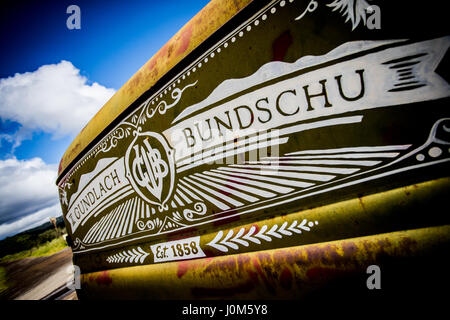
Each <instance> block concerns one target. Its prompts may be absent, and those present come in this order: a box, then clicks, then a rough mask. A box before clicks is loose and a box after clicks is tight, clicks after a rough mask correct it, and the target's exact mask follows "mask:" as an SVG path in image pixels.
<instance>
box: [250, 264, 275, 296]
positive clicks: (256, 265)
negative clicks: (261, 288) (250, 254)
mask: <svg viewBox="0 0 450 320" xmlns="http://www.w3.org/2000/svg"><path fill="white" fill-rule="evenodd" d="M252 263H253V267H254V268H255V269H256V272H257V273H258V274H259V276H260V277H261V279H262V280H263V282H264V284H265V285H266V287H267V289H268V291H269V292H270V293H272V294H273V295H275V293H276V292H275V288H274V287H273V286H272V285H271V284H270V282H269V280H268V279H267V277H266V274H265V273H264V271H263V269H262V268H261V265H260V263H259V261H258V259H257V258H253V259H252Z"/></svg>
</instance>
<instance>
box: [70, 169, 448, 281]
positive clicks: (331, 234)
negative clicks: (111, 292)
mask: <svg viewBox="0 0 450 320" xmlns="http://www.w3.org/2000/svg"><path fill="white" fill-rule="evenodd" d="M449 189H450V178H441V179H437V180H433V181H427V182H423V183H418V184H414V185H410V186H406V187H401V188H396V189H392V190H388V191H384V192H380V193H376V194H372V195H367V196H363V197H359V198H356V199H349V200H346V201H342V202H337V203H333V204H329V205H326V206H319V207H317V208H312V209H307V210H303V211H299V212H294V213H290V214H285V215H280V216H276V217H274V218H270V219H261V220H257V221H253V222H250V223H243V221H240V220H236V221H234V222H230V223H228V224H226V225H225V226H224V225H220V226H218V228H217V227H216V228H215V230H211V229H208V230H207V231H206V232H205V231H204V232H199V231H198V230H192V231H190V232H188V233H184V234H182V235H180V236H178V237H169V238H167V239H165V240H164V241H161V242H159V243H156V244H155V243H152V242H150V243H141V244H139V245H138V247H139V248H142V249H143V250H146V251H148V252H149V255H148V256H147V257H146V258H145V259H144V260H142V261H141V260H136V261H134V260H129V259H128V260H124V259H111V257H113V258H114V257H117V255H118V254H119V253H121V252H127V251H128V250H133V249H135V248H136V246H135V245H132V246H128V247H122V248H120V249H119V250H105V251H103V252H100V253H97V254H75V255H74V263H75V264H77V265H79V266H81V267H82V271H83V272H92V271H96V270H98V269H103V268H105V269H114V268H120V267H126V266H132V265H142V264H150V263H155V261H154V259H155V257H154V255H153V253H152V252H151V250H150V246H151V245H152V246H155V245H159V246H161V247H163V246H165V245H166V244H167V241H173V240H179V239H189V238H190V237H192V236H195V235H200V242H199V243H200V248H201V249H202V250H203V252H204V253H205V254H206V256H207V257H214V256H221V255H229V254H236V253H245V252H252V251H261V250H268V249H274V248H281V247H289V246H296V245H305V244H312V243H319V242H325V241H333V240H338V239H346V238H352V237H358V236H365V235H372V234H378V233H386V232H392V231H398V230H406V229H414V228H423V227H428V226H432V225H444V224H449V223H450V217H448V216H447V215H445V214H442V213H443V211H442V210H443V209H442V208H444V207H445V205H446V203H447V197H448V190H449ZM425 212H426V213H425ZM316 221H317V224H316V223H314V224H313V225H312V226H308V223H310V222H316ZM302 223H303V229H302V228H299V227H298V226H300V225H302ZM283 225H284V228H283V229H281V228H282V226H283ZM222 226H223V227H224V228H221V227H222ZM274 226H275V227H274ZM292 226H294V227H296V228H294V230H295V231H293V230H292V229H291V230H290V229H289V228H290V227H291V228H292ZM344 226H345V227H344ZM252 228H253V230H254V232H253V233H252V234H253V237H251V238H252V239H253V240H255V239H256V240H259V243H254V242H252V241H251V240H249V239H248V237H247V238H245V236H246V235H247V236H248V235H250V230H252ZM261 228H265V230H266V232H265V233H263V235H264V237H265V238H257V237H256V238H255V237H254V235H256V234H258V233H259V232H260V230H261ZM272 228H275V229H272ZM242 230H243V231H242ZM270 230H274V231H275V234H274V233H270ZM280 230H281V231H280ZM230 232H231V234H232V236H231V237H230V238H229V239H228V241H227V240H226V235H228V234H229V233H230ZM268 232H269V233H268ZM296 232H297V233H296ZM219 233H221V234H222V236H220V237H219ZM239 234H241V236H240V237H237V235H239ZM233 239H234V240H233ZM236 239H237V241H236ZM242 241H244V243H242ZM187 259H189V258H187ZM191 259H192V258H191ZM108 261H109V262H108ZM168 261H170V260H168ZM186 266H187V263H186V264H182V263H181V264H180V268H179V270H178V274H179V276H180V277H182V276H183V275H184V274H185V273H186Z"/></svg>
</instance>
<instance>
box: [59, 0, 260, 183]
mask: <svg viewBox="0 0 450 320" xmlns="http://www.w3.org/2000/svg"><path fill="white" fill-rule="evenodd" d="M251 1H252V0H212V1H211V2H209V3H208V4H207V5H206V6H205V7H204V8H203V9H202V10H201V11H200V12H199V13H198V14H197V15H196V16H194V17H193V18H192V19H191V20H190V21H189V22H188V23H187V24H186V25H185V26H184V27H183V28H181V29H180V31H178V32H177V33H176V34H175V35H174V36H173V37H172V38H171V39H170V40H169V41H168V42H167V43H166V44H165V45H164V46H163V47H162V48H161V49H160V50H159V51H158V52H157V53H156V54H155V55H154V56H153V57H152V58H151V59H150V60H149V61H148V62H147V63H146V64H145V65H144V66H142V67H141V68H140V69H139V70H138V71H137V72H136V74H134V75H133V76H132V77H131V78H130V79H129V80H128V81H127V82H126V83H125V84H124V85H123V86H122V87H121V88H120V89H119V90H118V91H117V92H116V93H115V94H114V96H113V97H112V98H111V99H109V101H108V102H107V103H106V104H105V105H104V106H103V108H101V109H100V110H99V112H98V113H97V114H96V115H95V116H94V117H93V118H92V119H91V120H90V121H89V123H88V124H87V125H86V126H85V127H84V128H83V129H82V131H81V132H80V133H79V134H78V136H77V137H76V138H75V140H74V141H73V142H72V143H71V145H70V146H69V148H68V149H67V151H66V152H65V153H64V155H63V157H62V159H61V162H60V164H59V169H58V176H59V175H60V174H61V173H62V172H63V171H64V170H65V169H66V168H67V167H68V166H69V164H70V163H71V162H72V161H73V160H75V158H76V157H77V156H78V155H79V154H80V153H82V152H83V151H84V149H85V148H86V147H87V146H88V145H89V143H91V142H92V141H93V140H94V139H95V138H96V137H97V136H98V135H99V134H100V133H101V132H102V131H103V130H104V129H105V127H106V126H107V125H108V124H110V123H111V122H112V121H113V120H114V119H115V118H117V116H119V115H120V114H121V113H122V112H123V111H124V110H125V109H126V108H128V106H130V104H131V103H133V102H134V101H135V100H136V99H137V98H139V97H140V96H141V95H142V94H143V93H144V92H145V91H147V90H148V89H149V88H151V87H152V86H153V85H154V84H155V83H156V82H157V81H158V80H159V79H160V78H161V77H162V76H164V74H166V73H167V72H168V71H169V70H170V69H171V68H172V67H173V66H175V65H176V64H177V63H179V62H180V61H181V60H182V59H183V58H184V57H186V56H187V55H188V54H189V53H190V52H192V50H194V49H195V48H196V47H198V45H199V44H201V43H202V42H203V41H205V39H207V38H208V37H209V36H210V35H211V34H213V33H214V32H215V31H216V30H217V29H219V28H220V27H221V26H222V25H223V24H224V23H225V22H227V21H228V20H230V19H231V18H232V17H233V16H234V15H235V14H236V13H238V12H239V11H240V10H242V8H244V7H245V6H246V5H248V4H249V3H250V2H251Z"/></svg>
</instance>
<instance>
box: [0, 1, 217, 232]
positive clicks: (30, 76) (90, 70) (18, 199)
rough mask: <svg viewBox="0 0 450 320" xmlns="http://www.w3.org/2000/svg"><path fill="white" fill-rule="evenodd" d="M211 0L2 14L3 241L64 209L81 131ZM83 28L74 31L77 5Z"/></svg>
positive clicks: (58, 6) (34, 8) (54, 4)
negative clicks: (65, 159) (63, 175)
mask: <svg viewBox="0 0 450 320" xmlns="http://www.w3.org/2000/svg"><path fill="white" fill-rule="evenodd" d="M207 2H208V1H206V0H190V1H181V0H178V1H172V0H165V1H143V0H142V1H134V0H128V1H115V0H113V1H73V0H72V1H23V0H19V1H14V3H13V4H9V7H8V5H7V6H5V5H3V6H2V10H1V12H0V41H1V43H2V46H1V50H0V239H2V238H4V237H6V236H9V235H13V234H15V233H17V232H20V231H23V230H25V229H27V228H30V227H34V226H36V225H39V224H41V223H43V222H45V221H48V217H50V216H56V215H60V214H61V212H60V209H59V201H58V193H57V188H56V186H55V185H54V180H55V179H56V170H57V164H58V163H59V160H60V159H61V156H62V154H63V153H64V151H65V150H66V149H67V147H68V146H69V144H70V142H71V141H72V140H73V139H74V137H75V136H76V134H77V133H78V132H79V131H80V130H81V128H82V127H83V126H84V125H85V124H86V123H87V121H88V120H89V119H90V118H91V117H92V115H93V114H95V112H96V111H98V109H99V108H100V107H101V106H102V105H103V103H104V102H106V101H107V100H108V99H109V97H110V96H111V95H112V94H113V93H114V92H115V91H116V90H117V89H119V88H120V87H121V86H122V85H123V84H124V83H125V82H126V81H127V80H128V79H129V78H130V77H131V76H132V75H133V74H134V73H135V72H136V71H137V70H138V69H139V68H140V67H141V66H142V65H143V64H144V63H145V62H146V61H148V60H149V59H150V58H151V57H152V56H153V54H155V53H156V52H157V51H158V50H159V48H161V47H162V46H163V45H164V44H165V43H166V42H167V41H168V40H169V39H170V38H171V37H172V36H173V35H174V34H175V33H176V32H177V31H178V30H179V29H180V28H181V27H182V26H183V25H184V24H186V23H187V22H188V21H189V20H190V19H191V18H192V17H193V16H194V15H195V14H196V13H197V12H198V11H200V10H201V8H203V7H204V6H205V5H206V4H207ZM72 4H75V5H78V6H79V7H80V9H81V29H79V30H76V29H74V30H69V29H68V28H67V27H66V20H67V18H68V17H69V16H70V14H67V13H66V9H67V7H68V6H69V5H72Z"/></svg>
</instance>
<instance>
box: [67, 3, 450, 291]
mask: <svg viewBox="0 0 450 320" xmlns="http://www.w3.org/2000/svg"><path fill="white" fill-rule="evenodd" d="M350 2H352V3H353V1H347V0H342V1H335V2H334V3H333V4H329V5H327V6H326V4H323V3H321V5H320V6H321V10H317V11H315V9H314V10H312V11H308V10H306V11H304V10H305V9H304V8H305V7H306V5H308V1H295V2H294V1H289V2H288V1H281V0H274V1H271V2H267V3H262V2H261V3H259V2H254V3H250V1H235V2H231V1H228V0H224V1H219V0H215V1H213V2H211V3H210V4H208V5H207V7H206V8H205V9H203V10H202V11H201V12H200V13H199V14H198V15H197V16H196V17H194V18H193V20H192V21H191V22H189V23H188V24H187V25H186V26H185V27H183V28H182V29H181V30H180V32H179V33H177V34H176V35H175V36H174V37H173V38H172V39H171V40H170V41H169V42H168V43H167V44H166V45H165V46H163V48H161V50H160V51H159V52H158V53H157V54H156V55H155V56H154V57H153V58H152V59H150V61H149V62H148V63H147V64H146V65H144V66H143V67H142V68H141V69H140V70H139V71H138V72H137V73H136V75H135V76H133V78H131V79H130V80H129V81H128V82H127V83H126V84H125V85H124V86H123V87H122V88H121V89H120V90H119V91H118V92H117V94H116V95H115V96H114V97H113V98H112V99H111V100H110V101H109V102H108V103H107V104H106V105H105V107H104V108H103V109H102V110H101V111H100V112H99V113H98V114H97V115H96V116H95V117H94V118H93V119H92V121H91V122H90V123H89V124H88V126H86V128H84V129H83V130H82V132H81V133H80V135H79V136H78V137H77V139H76V140H75V141H74V142H73V144H72V146H71V147H70V148H69V149H68V151H67V153H66V154H65V156H64V157H63V160H62V162H61V165H60V168H59V174H60V177H59V181H58V186H59V187H60V198H61V203H62V209H63V216H64V218H65V222H66V225H67V226H68V231H69V236H70V237H71V239H72V240H73V242H74V245H73V246H72V247H73V251H74V262H75V263H76V264H77V265H79V266H80V267H81V270H82V273H83V275H82V279H83V287H82V289H81V291H80V295H79V296H80V297H82V298H83V297H85V298H217V299H220V298H223V297H225V298H295V297H303V296H308V295H309V294H310V293H312V292H315V291H317V290H321V289H325V288H329V287H330V286H333V285H334V286H336V283H338V284H340V285H341V286H346V285H347V284H348V283H353V284H356V285H357V286H359V287H361V286H363V288H364V289H365V290H367V289H366V288H365V287H364V281H365V278H367V275H366V274H365V270H366V268H367V266H368V265H370V264H377V265H379V266H380V267H382V269H383V270H387V271H388V272H391V270H393V269H395V268H396V266H400V265H401V266H406V267H408V268H409V267H411V268H413V269H414V268H415V269H414V270H415V271H414V272H416V273H417V274H418V275H419V278H421V279H425V281H426V279H427V276H428V275H429V274H428V275H427V274H426V273H421V271H420V268H419V269H417V267H416V264H415V262H418V263H419V264H418V265H419V266H421V265H426V266H427V265H428V267H432V268H435V272H433V273H434V274H435V275H436V276H437V277H438V276H439V275H440V274H442V268H441V269H439V268H438V267H435V266H433V264H434V263H435V262H436V261H439V258H440V255H442V252H446V251H447V250H446V249H448V246H449V224H450V221H449V218H448V215H446V214H445V212H444V210H443V209H442V208H446V207H447V203H446V202H447V197H448V190H449V189H450V186H449V185H450V179H449V178H448V165H449V163H450V162H449V161H450V149H448V145H449V143H450V142H449V141H450V139H449V135H448V126H449V121H450V118H449V114H448V108H447V104H448V98H449V97H450V90H449V85H448V83H447V82H446V80H445V79H446V77H445V76H442V78H441V77H440V75H441V73H442V70H440V72H437V70H436V72H435V70H434V68H435V67H436V66H437V65H441V64H442V65H443V64H444V60H445V57H446V56H445V53H446V52H447V50H448V47H449V46H450V36H449V35H448V34H445V32H446V31H445V30H444V31H443V30H440V31H439V32H437V31H435V30H431V32H430V34H426V35H423V37H422V36H419V37H417V38H416V37H415V32H417V30H419V28H418V27H417V26H401V27H400V26H398V27H397V26H396V27H395V28H392V26H391V27H390V28H383V29H382V30H379V31H373V32H372V31H371V30H368V29H363V28H364V27H366V22H367V21H366V19H364V16H365V14H364V12H361V11H358V17H355V16H352V14H351V12H349V11H348V10H347V11H345V10H344V11H343V10H340V11H339V10H332V9H333V8H334V9H336V8H338V7H339V6H340V5H342V4H345V3H347V4H349V3H350ZM311 3H312V2H311ZM359 3H360V4H361V3H362V4H365V1H360V2H359ZM389 6H390V4H386V8H391V7H389ZM241 9H242V10H241ZM324 10H329V11H330V12H329V13H330V14H331V16H330V17H333V15H334V16H341V17H340V18H341V20H342V21H341V20H339V21H340V22H339V23H340V24H338V23H335V21H334V20H333V19H328V16H326V17H325V16H323V14H324ZM313 11H314V12H313ZM255 12H256V13H255ZM302 12H304V13H305V14H306V15H304V14H301V13H302ZM237 13H239V14H238V15H237V16H236V14H237ZM299 14H301V15H299ZM252 15H253V16H252ZM419 15H420V13H419ZM297 16H298V17H297ZM345 16H347V21H348V20H350V21H351V26H350V25H347V24H345V21H344V18H345ZM232 17H234V19H232V20H230V19H231V18H232ZM254 17H256V18H254ZM296 17H297V18H296ZM324 17H325V18H327V19H323V18H324ZM411 21H414V19H412V20H411ZM226 22H228V23H227V24H226V25H225V26H224V24H225V23H226ZM358 24H359V27H358V28H356V27H357V26H358ZM220 26H224V27H223V28H220ZM346 27H347V28H346ZM414 28H415V29H414ZM350 29H351V30H350ZM397 29H399V30H397ZM394 31H395V32H394ZM419 31H420V30H419ZM393 34H395V36H393ZM407 38H408V39H409V38H411V40H403V39H407ZM200 44H203V46H200ZM195 48H198V49H199V50H195V51H194V49H195ZM200 48H203V49H204V50H203V49H202V50H200ZM219 53H220V54H219ZM208 58H209V60H208ZM447 58H448V57H447ZM414 59H417V60H414ZM208 61H209V62H208ZM405 61H406V63H407V64H409V65H414V66H416V67H413V68H416V69H415V70H412V69H411V70H410V71H408V70H406V71H404V70H403V71H399V70H398V69H399V68H402V67H404V66H405V65H404V63H405ZM399 63H400V64H399ZM404 72H409V73H410V74H413V77H416V78H414V81H413V82H414V83H411V80H410V78H408V79H409V80H408V79H406V80H408V81H406V82H405V81H404V80H405V79H404V77H405V75H404ZM174 74H175V75H174ZM165 75H167V77H164V76H165ZM407 77H411V75H409V74H408V76H407ZM160 80H164V81H160ZM422 81H424V82H423V83H422ZM349 84H351V85H349ZM320 89H322V91H320ZM183 92H185V93H184V94H183ZM182 95H183V97H182V99H181V96H182ZM163 97H164V98H163ZM290 98H292V99H294V100H289V99H290ZM299 99H300V100H299ZM302 99H303V100H302ZM269 100H270V102H271V103H269ZM261 101H262V102H263V106H261V105H260V104H258V103H261ZM289 101H291V102H292V101H294V103H287V102H289ZM311 101H313V102H311ZM264 102H267V105H266V104H264ZM152 105H153V107H152ZM263 107H266V109H264V108H263ZM289 107H290V108H289ZM268 108H272V109H268ZM169 109H170V110H169ZM239 110H240V111H243V112H244V113H243V114H241V115H240V113H239ZM264 110H265V111H264ZM230 113H231V114H233V116H234V118H233V121H232V120H229V124H227V123H226V121H225V120H224V119H225V118H226V116H228V119H230V118H229V115H230ZM268 114H269V115H270V117H269V116H268ZM119 115H121V116H122V117H121V120H120V121H118V120H117V121H114V119H116V118H117V117H118V116H119ZM153 116H155V117H153ZM264 116H265V117H264ZM220 117H222V119H219V118H220ZM209 121H211V122H212V121H216V122H215V124H216V126H217V128H218V129H220V126H222V128H228V129H229V130H230V131H231V132H232V135H231V137H228V138H227V139H229V140H226V141H225V142H226V146H230V149H232V150H233V151H236V150H237V149H239V148H240V146H242V145H243V146H250V145H251V143H253V142H251V143H250V139H251V138H248V137H247V136H246V133H242V134H241V135H240V131H239V130H237V128H240V129H242V127H245V126H249V127H250V126H253V127H251V128H252V129H254V130H255V131H256V133H257V139H256V140H257V142H258V143H259V142H264V143H267V145H269V146H272V143H274V145H276V146H280V150H281V156H280V154H278V153H277V154H272V150H270V151H271V152H270V153H269V154H266V155H264V154H263V155H262V156H260V155H259V154H258V158H257V161H248V162H245V160H246V158H245V156H246V153H245V152H246V151H243V152H242V151H240V153H238V157H239V158H240V159H241V160H243V161H244V162H245V163H244V164H245V165H242V163H238V165H236V164H232V165H231V164H230V165H229V163H228V162H226V163H224V162H222V163H213V164H210V162H209V161H206V160H211V159H210V158H214V157H216V156H217V157H218V159H219V160H223V159H224V158H225V155H223V154H222V151H223V150H222V151H218V152H217V153H214V154H213V155H209V154H208V152H205V151H207V149H205V146H201V147H202V148H201V150H200V151H199V153H200V155H201V157H200V158H198V157H197V156H198V155H199V154H197V151H196V150H195V148H193V146H194V145H195V144H196V143H197V142H199V141H203V140H204V136H203V134H205V133H207V132H208V130H207V129H206V130H204V131H203V132H202V130H201V129H200V128H199V127H198V126H197V130H196V129H195V124H200V125H201V124H206V126H205V127H206V128H207V124H210V122H209ZM224 121H225V122H224ZM111 123H113V124H114V126H115V127H114V128H113V129H111V127H108V128H107V126H108V125H109V124H111ZM221 123H222V124H221ZM220 124H221V125H220ZM105 128H107V129H108V130H109V132H106V131H105V132H103V130H104V129H105ZM269 129H276V130H280V132H281V133H280V134H281V135H280V136H277V138H276V139H267V136H266V137H265V138H264V139H263V138H261V135H260V134H261V133H263V134H262V136H264V134H267V131H266V130H269ZM186 130H188V131H186ZM189 130H191V131H190V133H189ZM218 131H219V133H220V134H221V133H222V132H221V131H220V130H218ZM176 133H178V134H180V133H181V136H182V139H181V140H182V141H181V142H182V143H178V144H177V142H179V141H176V139H175V138H174V136H176ZM183 134H184V137H183ZM216 134H217V132H216ZM210 135H211V136H212V135H213V133H212V131H211V127H210ZM259 138H261V140H258V139H259ZM93 139H95V141H98V143H97V144H95V145H93V146H91V148H90V149H89V148H87V146H88V145H89V144H90V143H91V142H92V141H93ZM189 139H191V140H189ZM205 139H207V138H205ZM265 139H267V141H265ZM269 140H270V141H269ZM192 141H194V142H193V143H192V145H190V144H191V143H190V142H192ZM214 142H215V141H214ZM197 146H198V145H197ZM253 147H255V145H253ZM259 148H260V146H257V147H256V149H257V150H259ZM88 149H89V150H88ZM256 149H255V150H256ZM178 151H180V152H178ZM177 152H178V153H177ZM185 152H186V153H185ZM248 153H250V152H248ZM144 154H145V156H143V155H144ZM180 154H181V155H180ZM186 154H187V155H193V156H194V158H195V157H197V159H196V160H193V159H189V157H184V156H185V155H186ZM205 154H207V158H206V159H205V158H203V157H204V155H205ZM208 157H209V158H208ZM78 158H79V161H78V162H76V163H74V162H73V160H74V159H78ZM144 158H145V159H144ZM150 158H151V159H150ZM218 159H212V160H218ZM188 160H189V161H188ZM249 160H255V159H249ZM150 162H151V165H150ZM267 163H269V164H270V165H271V164H272V163H276V164H277V165H279V170H278V169H277V170H271V169H273V168H269V169H267ZM144 164H145V166H144ZM150 167H151V168H150ZM264 169H266V170H267V171H265V172H264ZM153 170H155V171H153ZM150 171H151V172H153V176H152V178H154V179H156V180H157V181H158V183H156V182H155V181H156V180H155V181H153V182H152V183H150V178H149V176H148V175H147V176H145V173H149V172H150ZM246 178H250V179H246ZM115 179H117V181H116V180H115ZM144 180H146V181H144ZM116 182H117V184H116ZM112 183H113V184H112ZM255 183H256V185H255ZM183 192H184V193H183ZM175 195H176V196H175ZM183 195H184V196H183ZM108 197H109V198H108ZM105 199H106V200H105ZM183 201H184V202H183ZM81 211H83V212H81ZM405 230H406V231H405ZM183 248H185V249H183ZM178 249H179V250H180V251H177V250H178ZM170 250H172V251H170ZM183 250H184V253H183ZM186 250H187V251H186ZM168 251H170V252H169V253H168V254H166V253H167V252H168ZM186 252H191V253H192V254H191V253H186ZM157 255H158V256H157ZM156 258H158V259H156ZM180 259H181V261H178V260H180ZM189 259H192V260H189ZM175 260H176V262H175ZM411 261H412V262H414V263H412V262H411ZM132 265H137V266H132ZM127 266H132V267H127ZM418 270H419V271H418ZM427 270H428V271H427V272H429V273H432V272H431V271H430V270H429V269H427ZM397 271H398V270H397ZM363 275H364V277H365V278H364V277H363ZM391 280H392V279H391ZM338 287H339V285H338ZM320 292H323V291H320Z"/></svg>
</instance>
